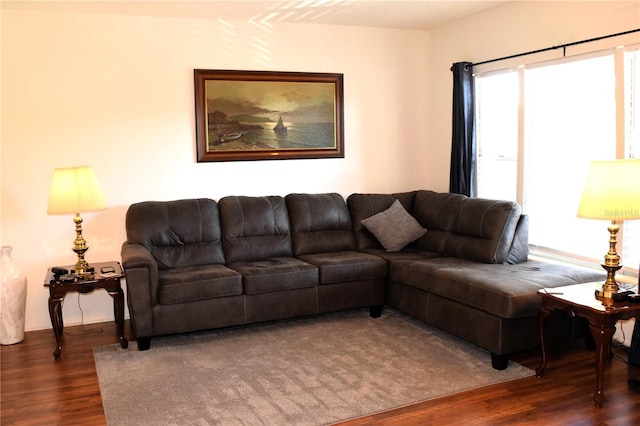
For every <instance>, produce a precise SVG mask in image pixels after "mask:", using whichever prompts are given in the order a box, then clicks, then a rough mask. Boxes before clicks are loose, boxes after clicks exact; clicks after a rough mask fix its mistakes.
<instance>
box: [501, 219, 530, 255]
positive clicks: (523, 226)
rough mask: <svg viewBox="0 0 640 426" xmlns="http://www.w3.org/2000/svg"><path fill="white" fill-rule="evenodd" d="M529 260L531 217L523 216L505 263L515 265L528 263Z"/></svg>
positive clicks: (519, 221)
mask: <svg viewBox="0 0 640 426" xmlns="http://www.w3.org/2000/svg"><path fill="white" fill-rule="evenodd" d="M528 258H529V216H527V215H524V214H523V215H521V216H520V219H519V220H518V225H517V226H516V232H515V235H514V237H513V243H512V244H511V249H510V250H509V254H507V258H506V259H505V261H504V263H506V264H509V265H515V264H517V263H523V262H526V261H527V259H528Z"/></svg>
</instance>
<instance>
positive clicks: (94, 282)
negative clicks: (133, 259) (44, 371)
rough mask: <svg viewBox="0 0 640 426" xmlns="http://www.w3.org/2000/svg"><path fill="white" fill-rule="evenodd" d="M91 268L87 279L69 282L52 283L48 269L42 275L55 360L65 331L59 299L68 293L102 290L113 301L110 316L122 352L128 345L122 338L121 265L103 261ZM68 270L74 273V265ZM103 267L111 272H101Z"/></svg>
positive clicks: (122, 298) (122, 276)
mask: <svg viewBox="0 0 640 426" xmlns="http://www.w3.org/2000/svg"><path fill="white" fill-rule="evenodd" d="M91 266H93V267H94V268H95V273H94V275H93V276H89V277H86V278H85V279H81V278H76V279H74V280H73V281H69V282H56V281H55V280H54V274H53V272H52V271H51V268H50V269H49V270H47V274H46V276H45V281H44V286H45V287H49V316H50V317H51V325H52V326H53V333H54V334H55V336H56V350H55V351H54V352H53V356H54V357H55V358H56V359H60V354H61V353H62V330H63V328H64V322H63V320H62V299H64V296H65V295H66V294H67V293H70V292H74V291H75V292H78V293H91V292H93V291H94V290H98V289H104V290H106V291H107V292H108V293H109V295H110V296H111V297H112V298H113V313H114V316H115V320H116V325H117V333H118V339H119V341H120V346H122V349H126V348H127V347H128V346H129V342H128V341H127V339H125V337H124V292H123V291H122V286H121V284H120V280H121V279H122V278H124V273H123V271H122V266H121V265H120V263H119V262H115V261H113V262H102V263H93V264H92V265H91ZM64 268H65V269H68V270H69V271H71V270H73V268H74V266H73V265H70V266H64ZM102 268H113V272H110V273H109V272H107V273H103V272H101V269H102Z"/></svg>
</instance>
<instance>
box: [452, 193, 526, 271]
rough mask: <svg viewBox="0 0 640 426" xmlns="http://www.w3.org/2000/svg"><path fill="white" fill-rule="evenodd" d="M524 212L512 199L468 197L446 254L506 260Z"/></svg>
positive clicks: (494, 261)
mask: <svg viewBox="0 0 640 426" xmlns="http://www.w3.org/2000/svg"><path fill="white" fill-rule="evenodd" d="M521 213H522V209H521V208H520V206H519V205H518V204H516V203H514V202H512V201H500V200H486V199H481V198H467V199H465V200H464V202H463V203H461V205H460V209H459V211H458V217H457V220H456V222H455V226H454V229H453V232H452V234H451V235H450V237H449V238H448V239H447V242H446V245H445V248H444V253H443V255H444V256H447V257H460V258H463V259H471V260H476V261H478V262H484V263H503V262H504V261H505V260H506V259H507V255H508V254H509V250H511V245H512V243H513V239H514V236H515V232H516V227H517V225H518V221H519V220H520V216H521Z"/></svg>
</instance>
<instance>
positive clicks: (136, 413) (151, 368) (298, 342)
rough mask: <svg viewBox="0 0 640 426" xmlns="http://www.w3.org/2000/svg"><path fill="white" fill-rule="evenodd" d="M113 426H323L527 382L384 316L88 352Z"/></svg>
mask: <svg viewBox="0 0 640 426" xmlns="http://www.w3.org/2000/svg"><path fill="white" fill-rule="evenodd" d="M94 358H95V363H96V369H97V372H98V380H99V383H100V393H101V395H102V401H103V404H104V411H105V416H106V420H107V424H109V425H150V424H154V425H185V424H190V425H278V426H281V425H324V424H331V423H334V422H338V421H341V420H348V419H352V418H356V417H360V416H364V415H368V414H373V413H376V412H381V411H386V410H389V409H392V408H397V407H401V406H405V405H409V404H413V403H417V402H421V401H425V400H428V399H431V398H435V397H439V396H443V395H448V394H451V393H455V392H460V391H462V390H466V389H471V388H476V387H480V386H486V385H490V384H494V383H499V382H503V381H508V380H513V379H517V378H522V377H526V376H531V375H533V371H532V370H530V369H528V368H525V367H523V366H521V365H519V364H515V363H510V364H509V367H508V368H507V369H506V370H503V371H497V370H495V369H493V368H492V367H491V359H490V356H489V353H488V352H486V351H484V350H482V349H479V348H478V347H476V346H473V345H471V344H469V343H467V342H464V341H462V340H460V339H457V338H455V337H453V336H451V335H449V334H447V333H444V332H442V331H439V330H437V329H434V328H432V327H429V326H427V325H425V324H423V323H421V322H419V321H416V320H414V319H412V318H410V317H408V316H405V315H404V314H402V313H400V312H397V311H395V310H392V309H388V308H387V309H385V310H384V312H383V314H382V317H380V318H375V319H374V318H371V317H369V315H368V311H367V310H358V311H350V312H343V313H336V314H327V315H321V316H318V317H313V318H309V319H297V320H291V321H282V322H276V323H270V324H265V325H254V326H247V327H240V328H233V329H226V330H219V331H213V332H206V333H193V334H187V335H180V336H175V337H170V338H162V339H152V341H151V349H150V350H148V351H142V352H140V351H138V350H137V347H136V345H135V342H131V344H130V345H129V349H128V350H123V349H121V348H120V345H119V344H113V345H108V346H101V347H97V348H95V349H94Z"/></svg>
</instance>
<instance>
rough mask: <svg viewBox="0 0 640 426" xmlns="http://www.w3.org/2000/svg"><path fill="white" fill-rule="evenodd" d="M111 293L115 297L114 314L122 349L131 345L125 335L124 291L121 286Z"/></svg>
mask: <svg viewBox="0 0 640 426" xmlns="http://www.w3.org/2000/svg"><path fill="white" fill-rule="evenodd" d="M109 295H111V297H113V316H114V317H115V320H116V326H117V327H116V328H117V333H118V339H119V340H120V346H121V347H122V349H127V348H128V347H129V342H128V341H127V339H125V337H124V292H123V291H122V289H121V288H120V289H118V291H110V292H109Z"/></svg>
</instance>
